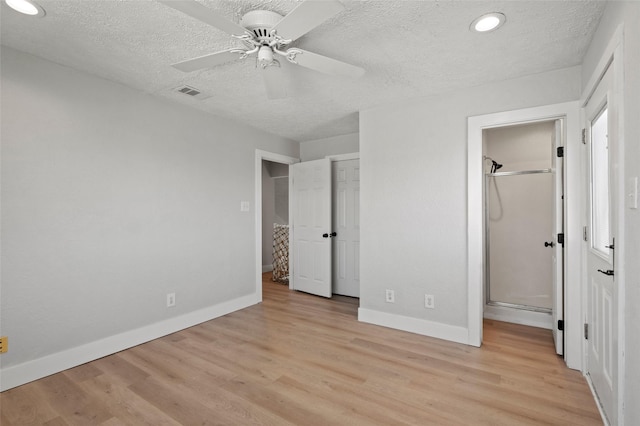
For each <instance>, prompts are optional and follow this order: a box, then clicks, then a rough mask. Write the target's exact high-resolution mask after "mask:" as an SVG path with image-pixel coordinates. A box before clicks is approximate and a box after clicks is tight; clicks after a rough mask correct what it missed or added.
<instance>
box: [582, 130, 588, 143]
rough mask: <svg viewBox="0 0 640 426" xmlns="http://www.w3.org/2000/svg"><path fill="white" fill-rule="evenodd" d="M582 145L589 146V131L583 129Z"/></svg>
mask: <svg viewBox="0 0 640 426" xmlns="http://www.w3.org/2000/svg"><path fill="white" fill-rule="evenodd" d="M582 143H583V144H585V145H586V144H587V129H582Z"/></svg>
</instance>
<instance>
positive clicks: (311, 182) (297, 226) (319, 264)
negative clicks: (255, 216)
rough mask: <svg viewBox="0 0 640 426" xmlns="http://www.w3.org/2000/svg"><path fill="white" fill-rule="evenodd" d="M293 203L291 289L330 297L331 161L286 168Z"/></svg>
mask: <svg viewBox="0 0 640 426" xmlns="http://www.w3.org/2000/svg"><path fill="white" fill-rule="evenodd" d="M289 172H290V174H291V176H292V177H293V179H292V197H293V200H292V202H293V206H294V217H293V244H292V245H293V247H292V251H291V256H292V259H291V260H292V261H293V262H292V263H293V271H290V272H291V277H292V280H293V289H294V290H299V291H304V292H306V293H311V294H315V295H318V296H323V297H331V239H332V238H331V234H332V229H331V161H330V160H328V159H323V160H316V161H307V162H304V163H298V164H293V165H291V166H290V167H289Z"/></svg>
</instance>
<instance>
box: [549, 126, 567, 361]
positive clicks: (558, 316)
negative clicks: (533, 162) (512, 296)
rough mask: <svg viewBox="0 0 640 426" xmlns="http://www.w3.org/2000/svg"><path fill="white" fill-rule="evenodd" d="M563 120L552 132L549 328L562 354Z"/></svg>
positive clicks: (558, 352) (557, 351) (558, 351)
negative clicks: (552, 216) (550, 318)
mask: <svg viewBox="0 0 640 426" xmlns="http://www.w3.org/2000/svg"><path fill="white" fill-rule="evenodd" d="M562 124H563V122H562V121H561V120H556V122H555V132H554V143H553V146H554V149H556V152H554V153H552V156H551V158H552V164H551V169H552V170H553V185H554V191H553V214H554V218H553V232H554V236H555V238H554V240H555V245H554V246H553V255H552V264H553V272H552V283H553V285H552V289H551V291H552V293H551V298H552V307H551V316H552V324H551V330H552V331H553V340H554V342H555V346H556V353H557V354H558V355H562V354H563V353H564V331H563V330H560V328H559V327H558V322H559V321H564V272H563V269H564V262H563V257H564V244H560V242H559V241H558V234H559V233H563V232H564V195H563V194H564V169H563V165H564V162H563V160H564V158H563V157H558V156H557V148H558V147H560V146H562V145H563V144H562V141H563V133H564V131H563V128H562Z"/></svg>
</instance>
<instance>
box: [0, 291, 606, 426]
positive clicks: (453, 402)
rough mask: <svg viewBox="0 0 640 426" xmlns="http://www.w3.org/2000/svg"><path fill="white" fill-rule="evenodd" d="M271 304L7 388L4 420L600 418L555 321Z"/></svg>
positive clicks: (290, 301)
mask: <svg viewBox="0 0 640 426" xmlns="http://www.w3.org/2000/svg"><path fill="white" fill-rule="evenodd" d="M263 298H264V302H263V303H262V304H260V305H256V306H253V307H250V308H247V309H244V310H242V311H239V312H235V313H233V314H230V315H226V316H224V317H221V318H217V319H215V320H212V321H209V322H206V323H203V324H200V325H198V326H195V327H192V328H189V329H187V330H183V331H180V332H178V333H175V334H172V335H169V336H166V337H164V338H161V339H157V340H154V341H152V342H149V343H146V344H143V345H140V346H137V347H134V348H131V349H128V350H126V351H123V352H120V353H117V354H114V355H111V356H107V357H105V358H102V359H99V360H97V361H93V362H90V363H87V364H84V365H81V366H79V367H76V368H73V369H70V370H67V371H64V372H61V373H58V374H55V375H52V376H49V377H46V378H44V379H41V380H38V381H36V382H33V383H29V384H26V385H23V386H20V387H18V388H14V389H11V390H8V391H6V392H3V393H2V394H0V404H1V410H2V414H1V417H0V423H1V424H2V426H15V425H20V426H25V425H93V424H100V425H154V426H159V425H251V424H266V425H525V424H526V425H533V424H536V425H541V424H545V425H551V424H556V425H581V426H584V425H596V424H602V422H601V420H600V416H599V414H598V410H597V408H596V406H595V403H594V401H593V398H592V396H591V393H590V392H589V388H588V386H587V383H586V382H585V379H584V378H583V377H582V375H581V374H580V373H579V372H577V371H573V370H569V369H567V368H566V367H565V365H564V363H563V362H562V360H561V359H560V358H559V357H557V356H556V355H555V354H554V350H553V342H552V338H551V332H550V331H548V330H542V329H537V328H531V327H524V326H519V325H514V324H507V323H500V322H495V321H486V322H485V328H484V345H483V346H482V348H473V347H469V346H464V345H460V344H455V343H449V342H445V341H442V340H438V339H432V338H428V337H424V336H419V335H415V334H411V333H405V332H401V331H397V330H391V329H387V328H383V327H377V326H373V325H369V324H364V323H359V322H358V321H357V320H356V317H357V304H358V302H357V300H356V299H351V298H348V297H341V296H337V297H334V298H333V299H332V300H326V299H323V298H320V297H315V296H311V295H307V294H303V293H297V292H292V291H289V289H288V288H287V287H286V286H284V285H282V284H276V283H272V282H271V281H269V280H268V279H267V280H265V282H264V290H263Z"/></svg>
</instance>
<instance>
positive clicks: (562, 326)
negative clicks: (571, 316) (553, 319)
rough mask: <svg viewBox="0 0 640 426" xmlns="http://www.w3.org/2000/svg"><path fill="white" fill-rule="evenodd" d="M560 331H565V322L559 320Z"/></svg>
mask: <svg viewBox="0 0 640 426" xmlns="http://www.w3.org/2000/svg"><path fill="white" fill-rule="evenodd" d="M558 330H560V331H564V320H558Z"/></svg>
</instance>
